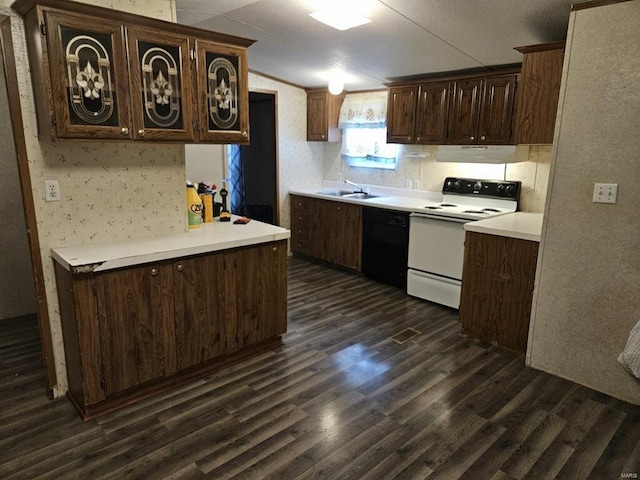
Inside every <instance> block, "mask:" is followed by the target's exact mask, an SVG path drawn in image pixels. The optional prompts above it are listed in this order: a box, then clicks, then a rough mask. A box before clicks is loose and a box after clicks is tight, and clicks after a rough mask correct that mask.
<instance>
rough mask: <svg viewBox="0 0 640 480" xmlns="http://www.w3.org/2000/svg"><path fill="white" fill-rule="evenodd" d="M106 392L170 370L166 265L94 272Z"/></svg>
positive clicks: (173, 367) (170, 314) (171, 342)
mask: <svg viewBox="0 0 640 480" xmlns="http://www.w3.org/2000/svg"><path fill="white" fill-rule="evenodd" d="M96 287H97V288H96V293H97V298H98V318H99V323H100V341H101V345H102V355H103V358H104V359H105V360H104V363H105V365H104V382H103V384H104V385H103V387H104V390H105V394H106V395H107V396H109V395H111V394H114V393H116V392H120V391H122V390H125V389H127V388H129V387H134V386H137V385H140V384H142V383H145V382H147V381H149V380H153V379H156V378H160V377H164V376H168V375H171V374H173V373H175V372H176V357H175V328H174V326H175V323H174V320H173V310H174V309H173V293H172V281H171V266H170V265H153V266H152V265H147V266H142V267H135V268H128V269H124V270H117V271H111V272H105V273H101V274H99V275H96Z"/></svg>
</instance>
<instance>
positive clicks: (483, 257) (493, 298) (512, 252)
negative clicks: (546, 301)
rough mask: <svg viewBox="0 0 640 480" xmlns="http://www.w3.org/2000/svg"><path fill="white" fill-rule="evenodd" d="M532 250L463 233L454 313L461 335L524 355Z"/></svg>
mask: <svg viewBox="0 0 640 480" xmlns="http://www.w3.org/2000/svg"><path fill="white" fill-rule="evenodd" d="M538 246H539V244H538V242H534V241H529V240H520V239H515V238H509V237H502V236H497V235H488V234H484V233H477V232H467V233H466V237H465V246H464V266H463V272H462V295H461V299H460V311H459V318H460V323H461V324H462V331H463V332H464V333H466V334H468V335H470V336H472V337H476V338H480V339H482V340H486V341H488V342H492V343H495V344H497V345H500V346H503V347H505V348H508V349H510V350H514V351H516V352H519V353H526V349H527V338H528V334H529V318H530V316H531V302H532V297H533V286H534V279H535V271H536V262H537V259H538Z"/></svg>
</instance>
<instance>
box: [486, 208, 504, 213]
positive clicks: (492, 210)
mask: <svg viewBox="0 0 640 480" xmlns="http://www.w3.org/2000/svg"><path fill="white" fill-rule="evenodd" d="M482 211H483V212H495V213H500V210H498V209H497V208H483V209H482Z"/></svg>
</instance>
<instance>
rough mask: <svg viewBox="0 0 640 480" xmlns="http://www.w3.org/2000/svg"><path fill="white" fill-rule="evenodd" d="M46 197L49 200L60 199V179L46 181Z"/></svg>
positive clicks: (55, 200)
mask: <svg viewBox="0 0 640 480" xmlns="http://www.w3.org/2000/svg"><path fill="white" fill-rule="evenodd" d="M44 199H45V201H47V202H58V201H60V183H58V180H45V181H44Z"/></svg>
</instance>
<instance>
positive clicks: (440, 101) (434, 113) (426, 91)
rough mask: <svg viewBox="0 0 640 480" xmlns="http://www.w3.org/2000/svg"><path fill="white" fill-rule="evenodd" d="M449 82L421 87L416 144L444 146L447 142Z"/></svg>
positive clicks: (426, 84)
mask: <svg viewBox="0 0 640 480" xmlns="http://www.w3.org/2000/svg"><path fill="white" fill-rule="evenodd" d="M449 88H450V84H449V82H439V83H425V84H424V85H420V90H419V95H418V112H417V114H416V129H415V140H416V143H422V144H435V145H443V144H444V143H446V141H447V120H448V118H449Z"/></svg>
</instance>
